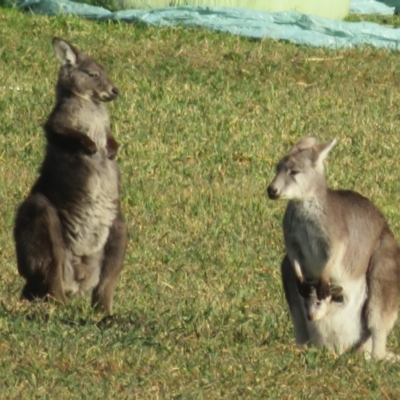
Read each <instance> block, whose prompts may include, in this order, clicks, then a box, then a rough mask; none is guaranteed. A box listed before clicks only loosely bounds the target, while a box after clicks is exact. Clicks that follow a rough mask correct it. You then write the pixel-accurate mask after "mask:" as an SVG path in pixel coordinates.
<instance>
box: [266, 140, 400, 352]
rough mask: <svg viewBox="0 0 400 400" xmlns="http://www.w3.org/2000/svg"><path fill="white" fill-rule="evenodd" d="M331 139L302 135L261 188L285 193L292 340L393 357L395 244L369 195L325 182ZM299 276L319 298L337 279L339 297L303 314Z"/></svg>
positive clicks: (285, 274)
mask: <svg viewBox="0 0 400 400" xmlns="http://www.w3.org/2000/svg"><path fill="white" fill-rule="evenodd" d="M335 143H336V140H331V141H328V142H326V143H319V142H318V140H317V138H315V137H313V136H311V137H306V138H303V139H301V140H300V141H299V142H298V143H297V144H296V145H295V146H294V147H293V148H292V149H291V150H290V151H289V153H288V154H287V155H286V156H285V157H283V158H282V159H281V160H280V162H279V163H278V165H277V172H276V175H275V177H274V179H273V181H272V182H271V184H270V185H269V186H268V189H267V192H268V196H269V198H270V199H272V200H277V199H285V200H288V205H287V208H286V211H285V215H284V220H283V234H284V241H285V247H286V255H285V257H284V259H283V261H282V263H281V273H282V280H283V287H284V291H285V296H286V300H287V302H288V305H289V309H290V313H291V316H292V321H293V325H294V330H295V337H296V341H297V343H298V344H304V343H307V342H312V343H314V344H316V345H323V346H326V347H329V348H334V349H337V350H338V351H339V352H340V353H341V352H343V351H345V350H347V349H348V348H350V347H358V348H360V349H362V350H363V351H364V352H369V353H371V356H372V358H374V359H376V360H381V359H384V358H390V359H393V358H395V356H394V355H393V354H392V353H390V352H388V351H387V349H386V340H387V336H388V334H389V333H390V331H391V330H392V328H393V325H394V323H395V321H396V319H397V313H398V294H399V289H400V265H399V260H400V258H399V257H400V248H399V246H398V244H397V242H396V240H395V238H394V236H393V234H392V232H391V231H390V229H389V227H388V224H387V222H386V220H385V218H384V216H383V215H382V213H381V212H380V211H379V210H378V209H377V208H376V207H375V206H374V205H373V204H372V203H371V201H369V200H368V199H367V198H365V197H363V196H361V195H360V194H358V193H356V192H354V191H349V190H332V189H330V188H328V186H327V183H326V179H325V175H324V166H323V162H324V160H325V158H326V157H327V155H328V153H329V152H330V150H331V149H332V147H333V146H334V145H335ZM304 282H306V283H307V284H311V285H314V286H315V295H316V297H317V298H318V300H319V301H325V302H326V301H328V302H329V296H330V295H331V294H330V284H333V285H340V286H341V287H342V296H343V301H342V302H331V304H330V307H328V308H329V310H327V311H326V312H324V313H323V317H322V318H320V319H318V320H317V321H309V320H308V319H307V315H306V314H307V312H306V309H305V306H304V302H303V301H302V300H301V295H300V292H301V290H299V288H301V287H302V285H304ZM344 328H346V329H345V331H346V334H345V333H344Z"/></svg>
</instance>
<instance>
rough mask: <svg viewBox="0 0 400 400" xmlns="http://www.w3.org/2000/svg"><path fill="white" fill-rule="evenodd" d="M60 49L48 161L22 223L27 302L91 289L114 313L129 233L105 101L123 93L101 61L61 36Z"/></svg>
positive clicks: (19, 248) (21, 211)
mask: <svg viewBox="0 0 400 400" xmlns="http://www.w3.org/2000/svg"><path fill="white" fill-rule="evenodd" d="M53 49H54V52H55V54H56V57H57V59H58V60H59V61H60V63H61V67H60V71H59V76H58V82H57V86H56V103H55V106H54V109H53V111H52V112H51V114H50V116H49V118H48V120H47V121H46V123H45V124H44V131H45V134H46V141H47V145H46V151H45V157H44V161H43V162H42V165H41V167H40V172H39V177H38V179H37V180H36V183H35V184H34V186H33V188H32V189H31V192H30V194H29V196H28V197H27V198H26V199H25V201H24V202H23V203H22V204H21V205H20V207H19V208H18V211H17V214H16V218H15V227H14V239H15V244H16V253H17V263H18V271H19V273H20V275H22V276H23V277H24V278H25V280H26V284H25V286H24V288H23V290H22V297H23V298H26V299H28V300H34V299H36V298H41V299H43V298H48V297H50V298H54V299H56V300H59V301H61V302H64V301H65V299H66V296H70V295H73V294H83V293H85V292H87V291H89V290H92V305H93V306H96V307H98V306H99V307H102V308H103V309H104V310H105V311H106V312H107V313H109V314H111V312H112V301H113V296H114V290H115V286H116V284H117V278H118V275H119V273H120V271H121V269H122V264H123V259H124V255H125V249H126V236H127V234H126V228H125V222H124V219H123V217H122V214H121V210H120V173H119V169H118V165H117V163H116V161H115V160H114V158H115V156H116V154H117V150H118V145H117V142H116V140H115V139H114V137H113V136H112V135H111V131H110V121H109V115H108V111H107V109H106V107H104V105H103V104H102V103H103V102H107V101H111V100H114V99H115V98H116V97H117V96H118V94H119V90H118V89H117V88H116V87H115V85H114V84H113V83H112V82H111V80H110V79H109V78H108V76H107V74H106V72H105V70H104V68H103V67H102V66H101V65H100V64H99V63H98V62H96V61H95V60H94V59H93V58H91V57H88V56H86V55H85V54H83V53H81V52H80V51H78V50H77V49H76V47H74V46H73V45H71V44H70V43H68V42H67V41H65V40H62V39H60V38H54V39H53Z"/></svg>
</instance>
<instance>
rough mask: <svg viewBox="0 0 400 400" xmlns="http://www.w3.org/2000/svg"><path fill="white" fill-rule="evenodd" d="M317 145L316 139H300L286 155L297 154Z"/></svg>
mask: <svg viewBox="0 0 400 400" xmlns="http://www.w3.org/2000/svg"><path fill="white" fill-rule="evenodd" d="M317 143H318V139H317V138H316V137H315V136H307V137H304V138H302V139H300V141H299V142H297V143H296V144H295V145H294V146H293V147H292V148H291V149H290V151H289V153H288V154H293V153H297V152H299V151H302V150H306V149H310V148H311V147H314V146H315V145H316V144H317Z"/></svg>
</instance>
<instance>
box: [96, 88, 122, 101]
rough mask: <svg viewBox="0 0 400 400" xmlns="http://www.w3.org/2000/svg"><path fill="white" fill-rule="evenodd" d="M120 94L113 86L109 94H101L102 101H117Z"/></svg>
mask: <svg viewBox="0 0 400 400" xmlns="http://www.w3.org/2000/svg"><path fill="white" fill-rule="evenodd" d="M119 93H120V92H119V89H118V88H117V87H115V86H113V87H112V88H111V90H110V91H109V92H103V93H102V94H101V96H100V100H101V101H105V102H106V101H112V100H115V99H116V98H117V97H118V96H119Z"/></svg>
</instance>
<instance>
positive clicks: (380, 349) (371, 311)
mask: <svg viewBox="0 0 400 400" xmlns="http://www.w3.org/2000/svg"><path fill="white" fill-rule="evenodd" d="M399 262H400V249H399V247H398V244H397V242H396V240H395V239H394V237H393V235H392V233H391V232H390V231H389V229H386V230H385V231H384V232H383V233H382V236H381V238H380V242H379V244H378V246H377V248H376V250H375V252H374V253H373V255H372V258H371V261H370V265H369V268H368V274H367V285H368V298H367V303H366V307H365V316H366V323H367V327H368V329H369V331H370V333H371V340H372V347H371V355H372V357H373V358H374V359H376V360H383V359H387V360H392V361H393V360H394V359H397V358H398V357H397V356H395V355H394V354H393V353H391V352H388V351H387V349H386V340H387V336H388V335H389V333H390V331H391V330H392V328H393V325H394V323H395V322H396V319H397V313H398V295H399V282H400V265H399Z"/></svg>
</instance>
